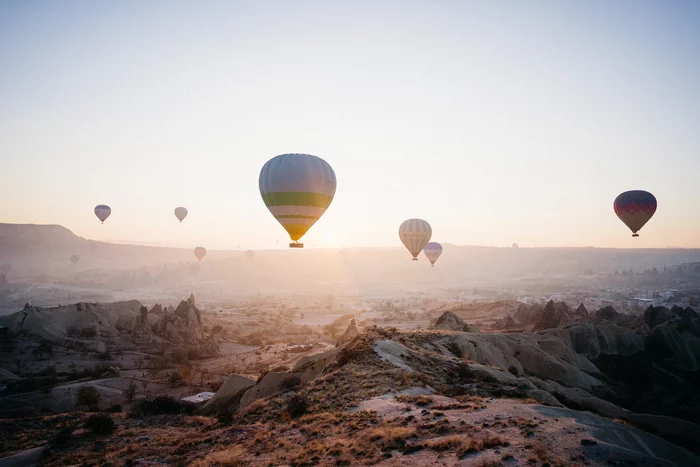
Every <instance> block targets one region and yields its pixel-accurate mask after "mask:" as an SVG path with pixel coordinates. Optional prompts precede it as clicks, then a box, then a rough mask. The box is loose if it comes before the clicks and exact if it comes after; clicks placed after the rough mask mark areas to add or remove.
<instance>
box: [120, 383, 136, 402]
mask: <svg viewBox="0 0 700 467" xmlns="http://www.w3.org/2000/svg"><path fill="white" fill-rule="evenodd" d="M122 393H123V394H124V399H126V401H127V402H131V401H133V400H134V397H136V382H135V381H134V380H133V379H132V380H131V381H129V385H128V386H127V387H126V388H125V389H124V390H123V391H122Z"/></svg>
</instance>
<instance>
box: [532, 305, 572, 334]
mask: <svg viewBox="0 0 700 467" xmlns="http://www.w3.org/2000/svg"><path fill="white" fill-rule="evenodd" d="M569 314H570V310H569V307H568V306H567V305H566V303H563V302H560V303H554V301H552V300H550V301H549V302H548V303H547V305H545V307H544V310H542V313H540V314H539V316H537V320H536V321H535V322H534V327H533V329H532V330H533V331H542V330H544V329H552V328H556V327H558V326H559V325H560V324H562V323H563V322H564V320H565V319H566V317H567V316H569Z"/></svg>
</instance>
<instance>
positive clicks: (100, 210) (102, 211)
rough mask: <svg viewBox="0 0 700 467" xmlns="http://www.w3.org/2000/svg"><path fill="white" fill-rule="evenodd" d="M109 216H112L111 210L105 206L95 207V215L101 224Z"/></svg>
mask: <svg viewBox="0 0 700 467" xmlns="http://www.w3.org/2000/svg"><path fill="white" fill-rule="evenodd" d="M110 214H112V208H110V207H109V206H107V205H106V204H99V205H97V206H95V215H96V216H97V218H98V219H99V220H101V221H102V223H103V224H104V221H105V220H107V218H108V217H109V215H110Z"/></svg>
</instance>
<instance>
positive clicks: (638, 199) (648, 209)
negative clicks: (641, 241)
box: [613, 190, 656, 237]
mask: <svg viewBox="0 0 700 467" xmlns="http://www.w3.org/2000/svg"><path fill="white" fill-rule="evenodd" d="M613 208H614V209H615V214H617V217H619V218H620V220H621V221H622V222H624V223H625V225H626V226H627V227H629V229H630V230H631V231H632V236H633V237H639V234H638V233H637V232H638V231H639V229H641V228H642V227H643V226H644V224H646V223H647V222H648V221H649V219H651V216H653V215H654V213H655V212H656V198H655V197H654V195H652V194H651V193H649V192H648V191H643V190H633V191H625V192H624V193H621V194H620V195H619V196H618V197H617V198H615V203H613Z"/></svg>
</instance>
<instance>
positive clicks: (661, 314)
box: [644, 306, 683, 331]
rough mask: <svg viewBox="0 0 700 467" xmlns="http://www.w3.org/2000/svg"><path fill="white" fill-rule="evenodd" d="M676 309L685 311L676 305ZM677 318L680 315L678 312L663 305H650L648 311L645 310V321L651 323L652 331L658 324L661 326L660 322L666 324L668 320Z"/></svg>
mask: <svg viewBox="0 0 700 467" xmlns="http://www.w3.org/2000/svg"><path fill="white" fill-rule="evenodd" d="M674 309H678V310H679V311H680V312H681V313H683V309H682V308H679V307H674ZM676 318H678V315H677V314H676V313H674V312H673V311H671V310H669V309H668V308H666V307H663V306H657V307H653V306H650V307H649V308H647V309H646V311H644V321H645V322H646V324H647V325H649V328H650V329H651V330H652V331H653V330H654V328H655V327H656V326H659V325H660V324H664V323H665V322H666V321H668V320H671V319H676Z"/></svg>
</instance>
